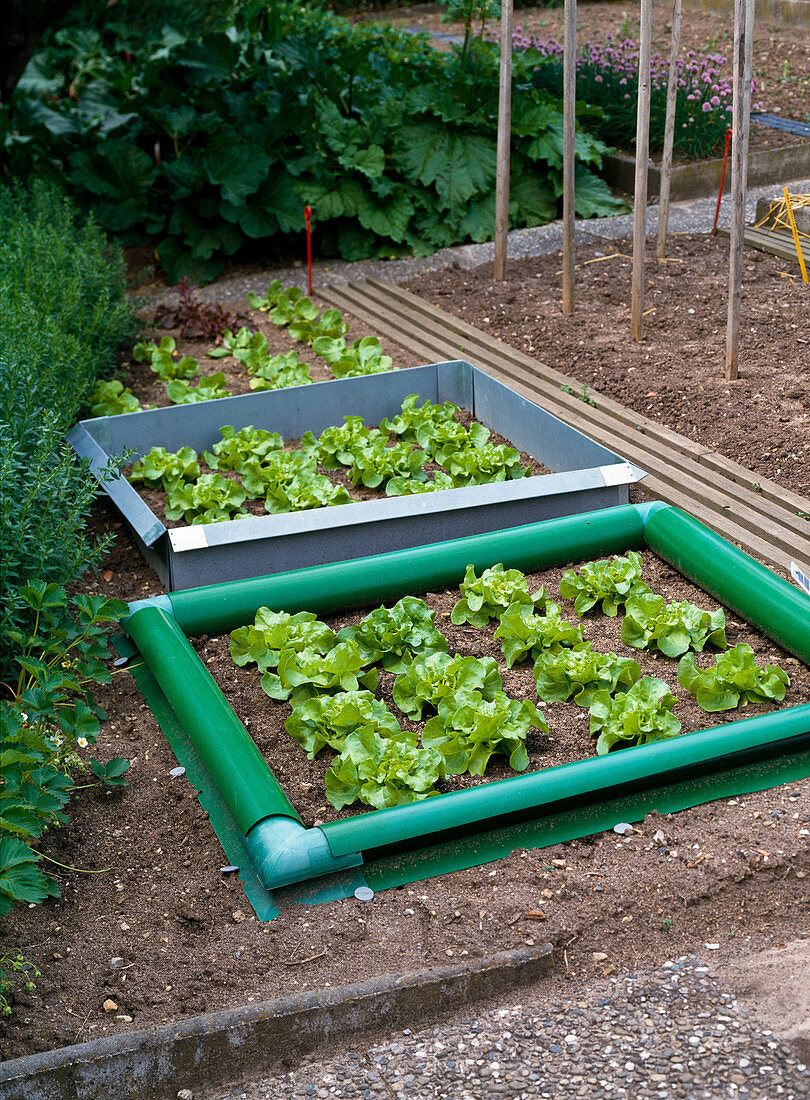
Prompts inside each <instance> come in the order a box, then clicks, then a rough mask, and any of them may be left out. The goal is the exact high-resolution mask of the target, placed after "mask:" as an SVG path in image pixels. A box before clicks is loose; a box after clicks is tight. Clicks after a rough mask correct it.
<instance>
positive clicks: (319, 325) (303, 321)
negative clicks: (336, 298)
mask: <svg viewBox="0 0 810 1100" xmlns="http://www.w3.org/2000/svg"><path fill="white" fill-rule="evenodd" d="M307 300H308V299H306V298H303V299H302V301H303V302H306V301H307ZM348 331H349V325H348V322H347V321H344V320H343V317H342V316H341V313H340V310H339V309H325V310H324V311H323V313H322V314H321V316H320V317H318V311H317V309H316V310H315V316H314V317H309V316H307V317H296V318H295V320H293V321H291V322H290V336H292V338H293V340H300V341H301V342H302V343H306V344H310V345H311V346H312V350H313V351H315V354H316V355H319V354H320V352H318V351H316V349H315V344H316V343H317V342H318V341H319V340H342V338H343V335H344V333H346V332H348Z"/></svg>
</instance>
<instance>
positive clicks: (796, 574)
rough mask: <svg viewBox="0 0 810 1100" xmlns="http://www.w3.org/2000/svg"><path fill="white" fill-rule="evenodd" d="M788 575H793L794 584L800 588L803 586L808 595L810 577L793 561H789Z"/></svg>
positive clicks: (809, 593) (809, 591)
mask: <svg viewBox="0 0 810 1100" xmlns="http://www.w3.org/2000/svg"><path fill="white" fill-rule="evenodd" d="M790 575H791V577H793V579H794V581H795V582H796V584H798V585H799V587H800V588H803V589H804V590H805V592H806V593H807V595H808V596H810V577H808V576H807V574H806V573H803V572H802V571H801V569H799V567H798V565H797V564H796V562H795V561H792V562H791V563H790Z"/></svg>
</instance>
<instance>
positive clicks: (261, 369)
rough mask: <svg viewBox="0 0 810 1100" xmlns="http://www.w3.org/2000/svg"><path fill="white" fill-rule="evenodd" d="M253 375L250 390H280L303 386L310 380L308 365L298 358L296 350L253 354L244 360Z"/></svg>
mask: <svg viewBox="0 0 810 1100" xmlns="http://www.w3.org/2000/svg"><path fill="white" fill-rule="evenodd" d="M244 363H245V366H246V367H247V368H248V370H249V371H250V373H251V374H252V375H253V377H252V378H251V380H250V388H251V389H252V390H282V389H287V387H289V386H305V385H306V384H307V383H308V382H311V381H312V375H311V374H310V373H309V365H308V364H307V363H304V362H303V361H302V360H301V359H299V358H298V352H297V351H288V352H280V353H279V354H278V355H268V354H267V353H266V352H265V353H264V354H263V355H253V353H252V352H251V353H250V357H249V358H245V360H244Z"/></svg>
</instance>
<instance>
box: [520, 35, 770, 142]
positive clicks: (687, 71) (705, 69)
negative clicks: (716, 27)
mask: <svg viewBox="0 0 810 1100" xmlns="http://www.w3.org/2000/svg"><path fill="white" fill-rule="evenodd" d="M512 44H513V46H514V48H515V50H517V51H518V52H519V53H520V54H522V55H523V57H524V61H532V62H533V64H534V66H535V68H534V74H533V77H532V79H533V82H534V84H535V86H536V87H538V88H543V89H545V90H546V91H548V92H549V93H550V94H552V95H561V94H562V82H563V61H562V59H563V47H562V44H561V43H559V42H557V41H556V40H555V39H554V38H548V39H545V40H543V39H540V38H536V37H533V36H530V35H527V34H525V33H524V31H523V30H522V29H521V28H520V27H517V28H516V29H515V31H514V34H513V36H512ZM726 60H727V59H726V58H725V57H724V56H723V55H722V54H719V53H718V54H706V56H705V57H698V56H697V54H696V53H695V51H694V50H689V51H688V53H687V54H686V56H685V57H682V58H681V59H680V60H679V62H678V95H677V100H676V107H675V152H676V153H681V154H683V155H684V156H686V157H690V158H695V159H696V158H700V157H705V156H708V155H709V154H710V153H713V152H715V151H716V150H718V149H722V147H723V142H724V140H725V134H726V129H727V128H728V127H729V126H730V125H731V99H732V79H731V72H730V71H728V72H727V71H724V67H725V65H726ZM668 80H669V59H668V58H667V57H663V56H662V55H661V54H660V53H655V54H653V56H652V58H651V60H650V149H651V150H652V151H654V152H660V150H661V149H662V148H663V145H664V121H665V119H666V108H667V83H668ZM752 89H753V91H754V92H756V81H752ZM577 98H578V99H579V98H582V99H584V100H585V101H586V102H587V103H589V104H592V105H594V106H597V107H599V108H601V114H600V115H598V116H596V117H595V118H594V121H593V123H592V129H593V131H594V133H596V134H597V136H599V137H601V138H602V139H603V140H605V141H610V142H611V144H613V145H619V146H621V147H622V148H625V149H630V148H632V147H633V146H634V145H635V140H636V108H637V100H638V46H637V45H636V43H635V42H634V41H633V40H632V39H631V38H627V39H624V40H623V41H619V40H617V39H614V37H613V36H612V35H607V37H606V41H605V43H604V44H599V43H595V42H586V43H585V45H584V46H583V47H582V48H581V50H580V51H579V56H578V58H577ZM754 109H755V110H761V109H762V108H761V105H760V104H755V105H754Z"/></svg>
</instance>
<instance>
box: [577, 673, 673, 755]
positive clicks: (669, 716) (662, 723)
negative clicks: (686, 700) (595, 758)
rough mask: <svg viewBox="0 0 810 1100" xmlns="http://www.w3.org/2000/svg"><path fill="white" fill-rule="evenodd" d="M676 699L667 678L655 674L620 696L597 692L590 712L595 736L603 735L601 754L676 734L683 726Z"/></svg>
mask: <svg viewBox="0 0 810 1100" xmlns="http://www.w3.org/2000/svg"><path fill="white" fill-rule="evenodd" d="M676 702H677V700H676V698H675V696H674V695H673V694H672V692H671V691H670V690H669V688H668V687H667V685H666V684H665V683H664V681H663V680H658V679H656V677H654V676H644V677H642V679H640V680H638V681H637V682H636V683H635V684H633V685H632V687H630V688H628V689H627V691H625V692H621V693H619V694H618V695H610V693H609V692H608V691H607V690H606V689H601V690H599V691H597V692H596V693H595V694H594V697H593V702H592V703H591V705H590V708H589V711H588V713H589V714H590V730H591V735H592V736H595V735H596V734H598V735H599V736H598V739H597V742H596V751H597V753H598V754H599V755H600V756H602V755H604V754H605V753H608V752H611V751H612V750H615V749H617V748H618V749H621V748H626V747H627V746H628V745H649V744H651V743H652V742H653V741H663V740H665V739H666V738H668V737H675V736H676V735H677V734H678V733H679V732H680V728H681V723H680V722H679V721H678V719H677V718H676V717H675V715H674V714H673V713H672V708H673V707H674V706H675V703H676Z"/></svg>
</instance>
